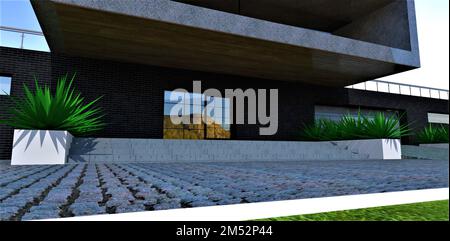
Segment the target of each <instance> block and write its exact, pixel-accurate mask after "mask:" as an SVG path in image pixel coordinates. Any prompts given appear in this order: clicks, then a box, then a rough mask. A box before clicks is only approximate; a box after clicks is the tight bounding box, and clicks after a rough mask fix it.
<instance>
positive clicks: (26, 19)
mask: <svg viewBox="0 0 450 241" xmlns="http://www.w3.org/2000/svg"><path fill="white" fill-rule="evenodd" d="M415 5H416V15H417V28H418V34H419V48H420V57H421V64H422V67H421V68H420V69H416V70H412V71H408V72H405V73H401V74H397V75H391V76H388V77H385V78H383V80H387V81H391V82H399V83H407V84H415V85H423V86H429V87H435V88H442V89H448V88H449V69H448V66H449V1H448V0H416V1H415ZM0 25H2V26H10V27H16V28H24V29H30V30H36V31H40V30H41V28H40V26H39V23H38V21H37V19H36V16H35V14H34V11H33V9H32V7H31V4H30V3H29V0H0ZM1 34H2V36H1V38H0V39H1V41H2V43H3V42H6V41H10V40H12V39H14V40H15V39H17V38H18V36H17V35H8V36H7V35H6V34H4V32H1ZM16 42H17V41H16ZM25 43H26V44H27V45H33V46H35V47H36V48H44V49H45V48H46V46H45V45H46V44H45V41H42V39H39V38H31V37H29V38H27V39H26V40H25ZM43 45H44V47H42V46H43Z"/></svg>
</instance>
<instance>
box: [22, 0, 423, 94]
mask: <svg viewBox="0 0 450 241" xmlns="http://www.w3.org/2000/svg"><path fill="white" fill-rule="evenodd" d="M241 1H245V0H241ZM346 1H348V0H346ZM358 1H369V0H358ZM31 2H32V5H33V8H34V10H35V12H36V15H37V17H38V20H39V22H40V24H41V27H42V29H43V32H44V34H45V36H46V39H47V42H48V44H49V46H50V49H51V51H52V52H55V53H65V54H69V55H74V56H81V57H89V58H97V59H108V60H115V61H123V62H132V63H141V64H149V65H157V66H164V67H174V68H181V69H190V70H198V71H208V72H215V73H225V74H234V75H243V76H249V77H258V78H264V79H276V80H287V81H298V82H304V83H312V84H318V85H328V86H346V85H351V84H354V83H358V82H362V81H366V80H370V79H376V78H380V77H382V76H386V75H391V74H395V73H399V72H403V71H407V70H410V69H414V68H418V67H419V66H420V61H419V50H418V44H417V31H416V22H415V21H416V20H415V10H414V2H412V1H409V0H408V1H407V0H405V1H393V2H391V3H386V4H385V5H383V6H381V7H379V8H377V9H372V11H371V12H370V13H369V14H366V15H365V16H362V17H359V18H358V19H356V20H353V21H352V22H350V23H348V24H346V25H345V26H340V27H339V28H337V29H336V28H335V29H334V30H333V32H323V31H318V30H316V29H308V28H303V27H299V26H292V25H287V24H282V23H275V22H269V21H265V20H262V19H258V18H252V17H247V16H242V15H240V14H235V13H228V12H223V11H217V10H213V9H209V8H204V7H201V6H194V5H190V4H185V3H180V2H174V1H170V0H151V1H121V0H96V1H91V0H31ZM321 2H324V0H321ZM328 2H329V3H330V4H331V3H332V2H336V0H328ZM323 4H325V3H323ZM402 24H403V25H402ZM405 25H406V27H407V28H406V29H405V28H403V26H405ZM405 31H406V32H405ZM344 36H345V37H344ZM361 39H364V40H365V41H362V40H361ZM405 43H406V44H405ZM399 44H400V45H401V47H392V46H400V45H399Z"/></svg>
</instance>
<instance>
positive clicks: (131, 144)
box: [69, 138, 368, 163]
mask: <svg viewBox="0 0 450 241" xmlns="http://www.w3.org/2000/svg"><path fill="white" fill-rule="evenodd" d="M367 158H368V156H366V155H361V154H359V153H355V152H352V151H350V150H345V149H343V148H340V147H338V146H336V145H333V144H332V143H329V142H297V141H232V140H163V139H111V138H75V139H74V141H73V143H72V147H71V150H70V155H69V161H70V162H94V163H105V162H111V163H114V162H122V163H123V162H209V161H274V160H280V161H283V160H352V159H367Z"/></svg>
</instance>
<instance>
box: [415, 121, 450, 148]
mask: <svg viewBox="0 0 450 241" xmlns="http://www.w3.org/2000/svg"><path fill="white" fill-rule="evenodd" d="M416 136H417V140H418V141H419V143H421V144H432V143H448V139H449V138H448V127H444V126H442V125H441V126H437V127H436V126H433V125H431V124H430V125H428V126H427V127H425V128H423V129H422V130H420V131H419V132H418V133H417V135H416Z"/></svg>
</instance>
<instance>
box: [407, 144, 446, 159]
mask: <svg viewBox="0 0 450 241" xmlns="http://www.w3.org/2000/svg"><path fill="white" fill-rule="evenodd" d="M402 155H403V156H404V157H405V158H418V159H431V160H449V153H448V149H445V148H437V147H427V146H413V145H402Z"/></svg>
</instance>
